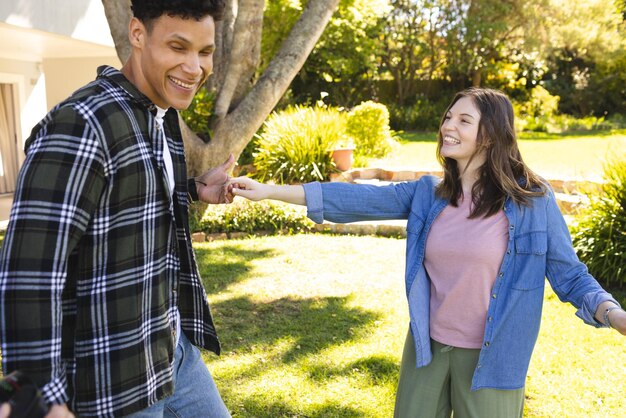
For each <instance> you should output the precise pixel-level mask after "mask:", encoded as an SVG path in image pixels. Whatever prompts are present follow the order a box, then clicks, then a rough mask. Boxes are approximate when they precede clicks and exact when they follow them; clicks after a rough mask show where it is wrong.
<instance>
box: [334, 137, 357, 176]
mask: <svg viewBox="0 0 626 418" xmlns="http://www.w3.org/2000/svg"><path fill="white" fill-rule="evenodd" d="M355 148H356V147H355V145H354V141H352V138H350V137H349V136H347V135H344V136H342V138H340V139H339V141H337V142H336V143H335V146H334V148H333V149H332V151H331V152H332V154H331V158H332V160H333V162H334V163H335V166H336V167H337V169H338V170H340V171H347V170H350V168H352V164H353V163H354V157H353V155H352V154H353V152H354V149H355Z"/></svg>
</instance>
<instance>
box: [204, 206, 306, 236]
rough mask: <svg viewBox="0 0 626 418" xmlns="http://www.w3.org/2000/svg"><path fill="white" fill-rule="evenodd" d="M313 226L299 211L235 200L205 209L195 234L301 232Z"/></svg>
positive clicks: (303, 212)
mask: <svg viewBox="0 0 626 418" xmlns="http://www.w3.org/2000/svg"><path fill="white" fill-rule="evenodd" d="M312 226H313V221H311V220H309V219H308V218H307V217H306V213H305V211H303V210H300V208H297V207H295V206H293V205H289V204H286V203H281V202H275V201H269V200H265V201H261V202H250V201H248V200H245V199H236V200H235V202H233V203H231V204H230V205H211V206H209V207H208V208H207V209H206V210H205V212H204V215H203V216H202V218H201V219H200V221H199V222H198V229H197V230H198V231H202V232H205V233H207V234H211V233H216V232H248V233H254V232H258V231H266V232H270V233H279V232H289V233H294V232H303V231H308V230H309V229H311V227H312Z"/></svg>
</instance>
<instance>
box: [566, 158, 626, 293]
mask: <svg viewBox="0 0 626 418" xmlns="http://www.w3.org/2000/svg"><path fill="white" fill-rule="evenodd" d="M604 177H605V183H603V184H602V186H601V188H600V191H599V192H597V193H592V194H591V196H590V198H591V204H590V205H589V207H588V208H587V209H586V210H584V211H583V212H582V213H581V214H580V215H579V216H578V217H577V222H576V223H575V224H574V225H573V227H572V238H573V242H574V247H575V248H576V252H577V253H578V256H579V257H580V259H581V260H582V261H583V262H584V263H585V264H587V267H588V268H589V271H590V273H591V274H592V275H594V276H595V277H596V278H598V280H602V281H603V282H604V283H605V284H606V286H607V287H610V288H618V287H619V288H622V287H623V286H624V284H625V283H626V160H619V161H614V162H613V163H611V164H609V165H607V166H606V168H605V171H604Z"/></svg>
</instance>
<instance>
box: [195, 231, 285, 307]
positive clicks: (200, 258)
mask: <svg viewBox="0 0 626 418" xmlns="http://www.w3.org/2000/svg"><path fill="white" fill-rule="evenodd" d="M194 251H195V253H196V262H197V263H198V270H199V272H200V277H202V282H203V284H204V289H205V290H206V293H207V294H209V295H211V294H215V293H219V292H221V291H222V290H224V289H226V288H227V287H228V286H229V285H231V284H234V283H237V282H239V281H241V280H243V279H244V278H245V277H246V275H247V274H248V273H249V272H250V270H251V268H252V267H251V261H252V260H257V259H260V258H271V257H274V256H275V255H276V253H275V251H273V250H271V249H258V250H249V249H243V248H241V246H240V245H239V244H238V243H237V242H236V241H234V242H233V243H232V244H226V245H222V246H219V247H217V246H215V247H211V246H210V244H209V245H203V246H194Z"/></svg>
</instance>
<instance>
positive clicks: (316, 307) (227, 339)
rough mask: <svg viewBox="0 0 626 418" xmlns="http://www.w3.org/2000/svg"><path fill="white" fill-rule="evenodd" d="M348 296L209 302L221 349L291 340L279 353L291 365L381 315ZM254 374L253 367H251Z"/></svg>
mask: <svg viewBox="0 0 626 418" xmlns="http://www.w3.org/2000/svg"><path fill="white" fill-rule="evenodd" d="M348 301H349V298H348V297H324V298H310V299H295V298H287V297H286V298H281V299H277V300H274V301H271V302H269V303H258V302H254V301H252V300H250V299H249V298H247V297H239V298H235V299H230V300H228V301H225V302H219V303H214V304H213V310H214V311H215V318H216V322H218V323H219V328H220V335H221V340H222V344H223V349H224V350H225V351H236V352H238V353H241V352H246V351H250V350H251V349H252V347H254V346H258V345H264V346H267V347H268V348H269V347H270V346H272V345H274V344H276V343H277V342H279V341H280V340H285V339H289V340H292V341H293V343H292V344H291V346H290V348H288V349H287V351H285V352H284V353H282V354H281V360H282V362H284V363H289V362H293V361H296V360H298V359H299V358H301V357H303V356H306V355H308V354H312V353H317V352H319V351H321V350H323V349H325V348H327V347H330V346H333V345H339V344H342V343H344V342H347V341H350V340H353V339H356V338H358V336H359V333H360V332H361V330H362V329H363V328H365V327H367V326H369V325H373V323H374V321H376V320H377V319H379V317H380V315H379V314H377V313H375V312H369V311H366V310H364V309H360V308H355V307H349V306H347V303H348ZM250 372H252V373H254V371H252V370H251V371H250Z"/></svg>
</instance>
